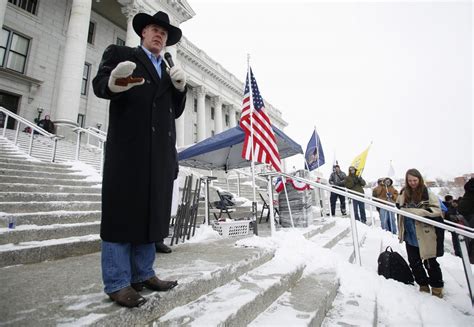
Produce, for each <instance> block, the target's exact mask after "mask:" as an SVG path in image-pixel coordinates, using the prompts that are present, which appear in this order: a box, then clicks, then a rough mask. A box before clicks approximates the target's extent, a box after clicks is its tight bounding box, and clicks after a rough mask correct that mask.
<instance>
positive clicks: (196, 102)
mask: <svg viewBox="0 0 474 327" xmlns="http://www.w3.org/2000/svg"><path fill="white" fill-rule="evenodd" d="M197 111H198V99H196V98H194V112H197Z"/></svg>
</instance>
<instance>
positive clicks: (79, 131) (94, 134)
mask: <svg viewBox="0 0 474 327" xmlns="http://www.w3.org/2000/svg"><path fill="white" fill-rule="evenodd" d="M72 130H73V132H74V133H76V134H77V138H76V160H77V161H79V150H80V148H81V134H82V133H84V134H86V135H87V144H89V141H90V137H93V138H95V139H97V141H98V142H99V146H98V148H99V149H100V151H101V154H100V171H99V173H100V174H101V175H102V169H103V168H104V143H105V141H106V140H107V134H105V133H104V134H105V135H104V134H102V133H97V132H95V131H93V130H91V128H87V129H86V128H82V127H74V128H73V129H72Z"/></svg>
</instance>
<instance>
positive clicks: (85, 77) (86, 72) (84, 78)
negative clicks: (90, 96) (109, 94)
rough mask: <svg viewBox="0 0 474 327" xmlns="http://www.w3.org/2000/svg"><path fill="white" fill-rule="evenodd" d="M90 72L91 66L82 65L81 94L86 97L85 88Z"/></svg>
mask: <svg viewBox="0 0 474 327" xmlns="http://www.w3.org/2000/svg"><path fill="white" fill-rule="evenodd" d="M90 71H91V64H88V63H87V62H86V63H84V70H83V71H82V85H81V94H82V95H87V87H88V85H89V75H90Z"/></svg>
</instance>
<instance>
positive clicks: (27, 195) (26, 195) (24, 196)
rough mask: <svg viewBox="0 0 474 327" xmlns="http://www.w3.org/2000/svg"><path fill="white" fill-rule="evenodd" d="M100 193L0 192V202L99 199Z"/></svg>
mask: <svg viewBox="0 0 474 327" xmlns="http://www.w3.org/2000/svg"><path fill="white" fill-rule="evenodd" d="M100 200H101V194H100V193H53V192H49V193H46V192H0V203H2V202H19V201H23V202H30V201H36V202H43V201H44V202H47V201H100Z"/></svg>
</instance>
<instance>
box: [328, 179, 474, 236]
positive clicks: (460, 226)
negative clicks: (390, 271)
mask: <svg viewBox="0 0 474 327" xmlns="http://www.w3.org/2000/svg"><path fill="white" fill-rule="evenodd" d="M335 188H339V189H343V190H344V191H346V192H348V193H352V194H354V195H359V196H360V194H361V193H359V192H356V191H353V190H350V189H348V188H345V187H341V186H336V187H335ZM331 192H333V191H331ZM364 197H365V198H367V199H370V200H373V201H375V202H381V203H383V204H385V205H388V206H391V207H396V205H395V202H390V201H386V200H383V199H379V198H376V197H374V196H372V195H367V194H365V193H364ZM382 209H384V208H382ZM444 223H445V224H448V225H452V226H454V227H457V228H460V229H463V230H467V231H470V232H474V228H472V227H469V226H465V225H461V224H458V223H455V222H453V221H449V220H444Z"/></svg>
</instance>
